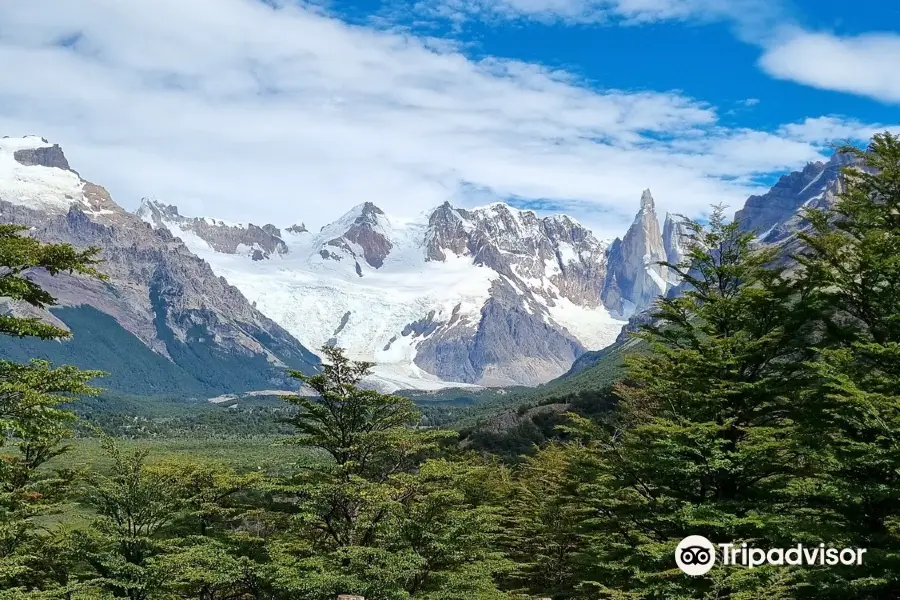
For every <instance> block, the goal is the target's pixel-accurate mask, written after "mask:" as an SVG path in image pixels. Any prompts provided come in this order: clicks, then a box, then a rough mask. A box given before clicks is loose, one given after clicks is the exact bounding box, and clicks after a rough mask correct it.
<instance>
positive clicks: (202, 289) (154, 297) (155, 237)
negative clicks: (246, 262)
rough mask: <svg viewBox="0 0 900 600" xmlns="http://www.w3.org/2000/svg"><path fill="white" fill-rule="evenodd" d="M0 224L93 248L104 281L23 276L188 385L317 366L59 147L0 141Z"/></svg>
mask: <svg viewBox="0 0 900 600" xmlns="http://www.w3.org/2000/svg"><path fill="white" fill-rule="evenodd" d="M0 222H3V223H16V224H23V225H27V226H28V227H29V228H30V230H29V232H28V234H29V235H33V236H35V237H37V238H38V239H41V240H42V241H47V242H63V243H71V244H73V245H75V246H80V247H84V246H98V247H100V248H101V254H100V256H101V258H102V260H103V263H102V264H101V265H100V270H101V271H102V272H104V273H105V274H106V275H107V276H108V277H109V279H108V280H107V281H99V280H96V279H90V278H86V277H80V276H75V275H68V274H59V275H58V276H55V277H50V276H49V275H47V274H46V273H44V272H41V271H35V272H32V273H30V274H29V276H30V277H32V278H33V279H34V280H35V281H37V282H38V283H39V284H40V285H42V286H43V287H44V288H45V289H47V290H48V291H49V292H50V293H51V294H52V295H53V296H54V297H56V298H58V300H59V304H60V307H62V308H66V307H69V308H76V309H77V308H78V307H84V306H88V307H92V308H94V309H96V310H97V311H98V312H99V313H102V314H104V315H107V316H109V317H111V318H112V320H113V321H114V322H115V325H111V324H108V328H109V327H112V328H115V327H118V328H121V330H122V331H123V332H127V334H128V335H132V336H134V337H135V338H136V339H137V340H138V341H139V342H140V343H141V344H143V345H144V346H146V347H147V348H148V349H149V350H151V351H152V352H154V353H155V354H157V355H159V356H161V357H162V358H163V359H164V360H165V361H167V363H168V364H170V365H171V369H169V375H171V376H173V377H175V373H176V371H177V372H185V373H189V376H190V378H191V379H192V382H193V383H191V386H190V387H192V390H193V391H197V392H201V393H211V394H213V395H215V393H222V392H233V391H247V390H250V389H253V388H257V387H260V386H262V387H271V386H272V384H273V383H275V382H278V383H283V382H285V380H286V379H287V378H286V377H285V369H286V368H289V367H290V368H296V369H300V370H302V371H305V372H314V371H315V370H316V369H317V368H318V364H319V361H318V359H317V358H316V357H315V356H314V355H313V354H312V353H310V352H309V351H308V350H307V349H306V348H305V347H303V346H302V345H301V344H300V343H299V342H297V341H296V340H295V339H294V338H293V337H292V336H290V335H289V334H288V333H287V332H286V331H285V330H283V329H282V328H281V327H280V326H279V325H277V324H276V323H275V322H273V321H272V320H271V319H269V318H268V317H266V316H265V315H263V314H262V313H260V312H259V311H258V310H257V309H255V308H254V307H252V306H251V305H250V303H249V302H248V301H247V300H246V298H244V297H243V295H242V294H241V293H240V292H239V290H238V289H237V288H235V287H234V286H232V285H230V284H229V283H228V282H227V281H225V280H224V279H222V278H220V277H218V276H217V275H215V274H214V273H213V271H212V269H211V268H210V266H209V264H208V263H206V262H205V261H203V260H202V259H200V258H198V257H197V256H196V255H194V254H193V253H191V252H190V250H189V249H188V248H187V246H185V245H184V244H183V243H181V242H180V241H179V240H177V239H176V238H175V237H174V236H172V235H171V233H170V232H169V231H168V230H159V229H153V228H151V227H149V226H147V225H146V224H145V223H143V222H142V221H141V220H140V219H139V218H138V217H137V216H136V215H134V214H132V213H129V212H127V211H125V210H124V209H122V208H121V207H120V206H118V205H117V204H116V203H115V202H114V201H113V200H112V198H111V197H110V195H109V193H108V192H107V191H106V190H105V189H104V188H102V187H100V186H98V185H95V184H93V183H91V182H88V181H85V180H84V179H82V178H81V177H80V175H78V173H77V172H75V171H74V170H72V169H71V168H70V167H69V166H68V161H67V160H66V159H65V155H64V154H63V153H62V150H61V149H59V147H58V146H56V145H51V144H50V143H49V142H47V141H46V140H45V139H43V138H36V137H27V138H3V139H0ZM6 310H7V311H11V312H16V311H22V310H24V309H23V307H21V306H16V305H10V306H7V307H6ZM70 314H71V313H70ZM42 316H44V317H45V318H47V319H50V320H53V319H58V317H55V316H53V314H52V313H46V312H45V313H43V315H42ZM62 320H63V322H65V320H64V319H62ZM107 323H108V322H107ZM111 335H112V338H115V339H122V338H121V336H122V335H124V334H123V333H122V332H119V333H115V334H111ZM112 338H108V339H112ZM61 343H62V344H68V343H70V342H61ZM53 344H56V343H55V342H54V343H53ZM53 344H51V343H48V344H47V345H45V346H44V347H45V348H46V350H44V351H43V352H44V353H45V354H46V357H48V358H53V357H54V356H55V355H58V354H59V352H56V350H58V348H57V347H55V346H54V345H53ZM88 359H89V357H85V359H84V360H81V361H79V360H76V361H75V363H76V364H78V363H79V362H90V361H89V360H88ZM164 371H165V369H161V371H160V372H161V373H162V372H164ZM179 377H180V375H179ZM101 385H102V384H101Z"/></svg>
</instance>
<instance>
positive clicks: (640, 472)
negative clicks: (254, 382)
mask: <svg viewBox="0 0 900 600" xmlns="http://www.w3.org/2000/svg"><path fill="white" fill-rule="evenodd" d="M686 227H687V229H688V230H689V231H690V239H689V243H688V246H689V251H688V254H687V257H686V259H685V261H684V262H683V263H682V264H679V265H672V264H668V263H665V264H667V265H668V266H669V268H671V269H673V270H674V271H675V272H677V273H678V275H679V276H680V277H681V278H682V280H683V281H684V283H685V285H686V290H685V292H684V294H682V295H680V296H677V297H669V298H662V299H660V300H658V302H657V304H656V307H655V310H654V312H653V319H654V320H653V322H652V323H651V324H648V325H646V326H644V327H643V329H642V332H641V333H639V334H638V335H639V336H640V337H641V338H643V339H644V340H646V342H647V343H648V344H649V347H650V351H649V352H647V353H642V354H639V355H634V356H631V357H629V358H628V360H627V376H626V378H625V380H624V381H623V382H621V383H620V384H619V385H618V386H617V388H616V392H617V394H618V396H619V397H620V406H619V409H618V413H617V416H616V419H615V420H613V422H612V425H611V426H600V425H597V424H594V423H592V422H590V421H588V420H587V419H583V418H578V419H575V420H574V426H573V427H571V428H570V429H569V434H570V435H571V436H573V437H574V438H576V439H579V438H580V439H581V440H582V442H581V443H583V444H585V446H586V447H587V448H589V449H590V450H591V452H592V453H593V454H594V457H593V458H591V459H590V460H579V461H577V462H576V463H574V464H573V466H572V469H573V471H572V474H571V477H572V478H574V480H575V481H576V482H578V484H579V487H578V490H577V494H578V496H579V498H581V502H583V503H584V504H585V506H587V507H590V510H591V512H592V514H590V515H589V516H588V518H587V519H586V520H585V522H584V524H583V525H584V530H583V531H582V533H581V535H582V536H583V538H584V541H583V543H584V546H585V551H584V553H583V554H582V556H581V558H580V560H579V561H578V562H579V565H580V566H581V568H582V570H581V571H580V572H579V573H578V574H577V578H578V579H580V581H581V584H580V592H579V593H581V594H583V595H584V596H585V597H593V596H595V595H603V596H607V597H635V598H654V599H656V598H659V599H664V598H665V599H671V598H722V597H731V598H759V597H763V596H766V597H770V598H779V597H782V598H786V597H790V594H791V592H790V591H788V590H789V588H788V582H787V581H786V580H785V578H786V577H788V576H790V572H786V571H784V570H781V571H778V570H767V569H754V570H753V571H752V572H749V571H747V570H745V569H734V568H731V569H728V568H721V567H719V568H717V569H715V570H714V571H713V572H711V574H710V576H708V577H705V578H690V577H685V576H684V575H683V574H682V573H681V572H680V571H679V570H678V569H677V568H676V567H675V563H674V550H675V547H676V545H677V543H678V542H679V541H680V540H681V539H683V538H684V537H686V536H687V535H694V534H696V535H704V536H705V537H707V538H708V539H710V540H712V541H713V542H714V543H716V542H726V541H737V542H739V543H740V542H742V541H747V542H756V543H759V544H760V545H762V546H766V545H768V546H771V547H777V546H778V545H779V544H781V543H785V542H788V541H793V540H794V539H795V538H796V537H797V536H801V535H802V532H803V527H804V520H803V519H801V518H800V516H799V513H796V512H792V511H791V510H790V506H792V505H793V503H794V501H795V497H796V494H798V493H799V492H798V489H800V488H802V487H803V486H802V482H803V481H804V479H805V478H806V477H808V476H809V473H808V470H809V459H808V457H807V456H806V455H805V453H804V450H803V448H802V446H801V445H799V444H798V443H797V442H796V439H795V438H796V435H795V433H796V432H795V425H794V421H793V418H792V413H793V411H794V407H793V403H794V401H795V396H796V395H797V394H798V392H799V391H800V390H802V389H803V388H804V386H805V385H807V384H808V379H809V378H808V374H807V373H806V371H805V370H804V369H803V362H804V361H805V360H806V359H807V357H808V356H809V350H808V336H809V335H810V334H811V329H812V327H813V319H812V316H813V313H812V312H811V311H810V310H809V309H808V306H807V305H808V294H809V293H808V290H806V289H805V288H804V287H802V286H800V285H797V284H796V283H795V282H793V281H792V280H791V279H790V278H789V277H788V276H787V274H786V272H785V269H784V268H782V267H779V266H777V264H776V251H775V250H774V249H763V248H758V247H756V246H755V245H754V243H753V237H754V236H753V234H752V233H746V232H742V231H741V230H740V226H739V224H738V223H734V222H732V223H728V222H726V221H725V219H724V214H723V209H722V208H721V207H717V208H716V209H715V210H714V211H713V213H712V215H711V218H710V222H709V224H708V226H706V227H704V226H701V225H700V224H698V223H694V222H687V223H686Z"/></svg>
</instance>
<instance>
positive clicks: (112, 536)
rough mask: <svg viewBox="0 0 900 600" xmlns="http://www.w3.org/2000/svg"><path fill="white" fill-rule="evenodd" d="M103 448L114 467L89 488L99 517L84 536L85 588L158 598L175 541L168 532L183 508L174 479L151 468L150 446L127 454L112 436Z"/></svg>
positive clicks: (142, 599)
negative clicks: (166, 560)
mask: <svg viewBox="0 0 900 600" xmlns="http://www.w3.org/2000/svg"><path fill="white" fill-rule="evenodd" d="M103 449H104V451H105V452H106V453H107V454H108V455H109V456H110V458H112V462H113V464H112V471H111V473H110V474H109V475H104V474H94V475H93V476H92V477H91V479H90V485H89V487H88V489H87V491H86V497H85V501H86V503H87V504H88V506H90V507H91V508H92V509H93V510H94V511H95V512H96V513H97V515H98V516H97V518H96V519H94V521H93V522H92V524H91V527H90V528H89V529H88V530H86V531H84V532H83V535H82V537H81V539H80V543H81V546H82V551H83V559H84V561H85V562H86V563H87V564H88V565H89V568H90V572H89V574H88V575H87V576H86V577H85V578H84V581H83V582H82V584H83V587H85V588H88V589H98V590H102V591H104V592H106V593H108V594H110V595H112V596H113V597H117V598H128V599H129V600H146V599H148V598H153V597H159V596H161V593H162V590H163V587H164V583H165V582H166V581H167V576H166V569H165V568H164V565H165V563H164V561H163V560H161V558H162V557H163V556H164V555H165V553H166V551H167V547H168V546H169V545H170V544H171V543H173V541H172V539H171V537H170V536H169V535H167V532H166V530H167V529H168V528H170V527H171V526H172V523H173V522H174V521H175V520H176V518H177V517H178V516H179V515H178V513H179V511H180V510H181V509H182V504H181V500H180V498H179V497H178V494H177V490H176V486H175V478H174V476H173V475H172V474H171V473H169V472H167V471H165V470H160V469H153V468H149V467H148V466H147V464H146V459H147V451H146V450H135V451H132V452H123V451H122V449H121V448H120V447H119V446H118V445H117V444H116V443H115V442H114V441H113V440H112V439H110V438H105V439H104V441H103Z"/></svg>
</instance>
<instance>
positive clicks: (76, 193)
mask: <svg viewBox="0 0 900 600" xmlns="http://www.w3.org/2000/svg"><path fill="white" fill-rule="evenodd" d="M52 146H53V144H50V143H49V142H46V141H44V140H43V139H42V138H39V137H35V136H28V137H24V138H2V139H0V200H4V201H6V202H9V203H11V204H18V205H21V206H27V207H30V208H34V209H36V210H43V211H50V212H57V213H59V212H68V210H69V207H70V206H72V204H74V203H76V202H81V203H84V204H87V202H86V201H85V199H84V193H83V188H84V182H83V181H82V180H81V178H80V177H79V176H78V175H77V174H76V173H74V172H73V171H67V170H65V169H58V168H55V167H44V166H41V165H23V164H21V163H19V162H18V161H17V160H16V158H15V153H16V152H17V151H18V150H31V149H37V148H50V147H52ZM89 208H90V207H89Z"/></svg>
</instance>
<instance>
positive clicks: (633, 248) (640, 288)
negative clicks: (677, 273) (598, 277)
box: [602, 190, 669, 318]
mask: <svg viewBox="0 0 900 600" xmlns="http://www.w3.org/2000/svg"><path fill="white" fill-rule="evenodd" d="M666 259H667V251H666V248H665V247H664V244H663V235H662V232H661V231H660V229H659V217H658V216H657V214H656V206H655V204H654V201H653V196H652V195H651V193H650V190H644V193H643V194H642V195H641V209H640V211H639V212H638V214H637V216H636V217H635V219H634V222H633V223H632V224H631V227H630V228H629V229H628V232H627V233H626V234H625V236H624V237H623V238H622V239H621V240H620V239H616V241H614V242H613V243H612V245H611V246H610V249H609V262H608V265H607V275H606V281H605V283H604V286H603V296H602V300H603V303H604V304H605V305H606V307H607V308H608V309H609V310H610V311H611V312H613V313H614V314H616V315H618V316H620V317H624V318H627V317H629V316H630V315H632V314H634V313H636V312H640V311H642V310H645V309H647V308H649V307H650V306H651V305H652V304H653V302H654V300H655V299H656V298H657V297H659V296H661V295H664V294H665V293H666V291H667V289H668V287H669V284H668V279H669V273H668V271H669V269H668V268H667V267H664V266H662V265H660V264H658V263H660V262H663V261H665V260H666Z"/></svg>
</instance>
